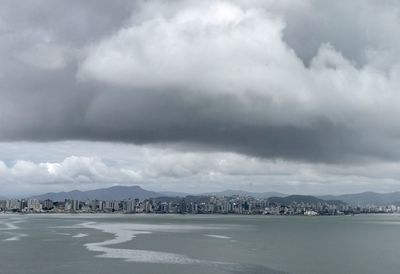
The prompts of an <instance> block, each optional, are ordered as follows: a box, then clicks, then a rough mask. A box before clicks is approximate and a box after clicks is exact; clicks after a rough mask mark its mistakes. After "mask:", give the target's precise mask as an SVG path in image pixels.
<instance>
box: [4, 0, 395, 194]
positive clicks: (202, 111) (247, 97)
mask: <svg viewBox="0 0 400 274" xmlns="http://www.w3.org/2000/svg"><path fill="white" fill-rule="evenodd" d="M344 7H345V8H344ZM399 8H400V6H399V4H398V3H397V2H395V1H385V2H378V1H361V0H356V1H352V2H351V3H348V2H346V1H335V2H321V1H313V0H299V1H287V0H283V1H257V0H255V1H243V0H233V1H201V2H199V1H191V0H189V1H174V2H165V1H157V0H154V1H128V0H118V1H115V3H109V2H107V1H85V2H82V3H81V2H73V3H71V2H70V1H64V0H59V1H37V2H35V3H24V4H23V5H22V4H20V3H17V2H15V1H2V2H1V3H0V98H1V100H0V187H1V190H2V193H0V195H3V193H4V196H16V195H19V194H20V195H23V196H29V195H33V194H36V193H42V192H47V191H54V192H59V191H70V190H73V189H82V190H88V189H95V188H104V187H109V186H113V185H117V184H122V185H140V186H142V187H144V188H146V189H150V190H158V191H181V192H188V193H202V192H208V191H222V190H225V189H241V190H248V191H250V192H264V191H277V192H282V193H296V194H311V195H316V194H320V195H322V194H343V193H358V192H364V191H375V192H381V193H388V192H395V191H399V190H400V173H399V170H400V169H399V167H400V142H399V138H398V136H400V127H399V125H398V121H397V117H398V116H399V114H400V113H399V111H400V108H399V107H398V106H399V104H400V97H399V92H398V90H399V88H400V81H399V80H400V69H399V68H400V66H399V65H400V55H399V52H398V47H399V46H400V39H399V38H398V37H400V36H399V35H398V34H399V30H400V20H399V19H398V12H397V11H398V9H399ZM338 18H340V20H338Z"/></svg>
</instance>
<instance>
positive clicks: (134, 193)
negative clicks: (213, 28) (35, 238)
mask: <svg viewBox="0 0 400 274" xmlns="http://www.w3.org/2000/svg"><path fill="white" fill-rule="evenodd" d="M159 196H163V194H162V193H158V192H154V191H149V190H145V189H143V188H141V187H140V186H113V187H110V188H101V189H94V190H88V191H80V190H73V191H70V192H57V193H55V192H50V193H45V194H42V195H36V196H32V197H29V198H31V199H38V200H46V199H50V200H53V201H64V200H65V199H73V200H80V201H85V200H93V199H98V200H124V199H129V198H138V199H148V198H155V197H159Z"/></svg>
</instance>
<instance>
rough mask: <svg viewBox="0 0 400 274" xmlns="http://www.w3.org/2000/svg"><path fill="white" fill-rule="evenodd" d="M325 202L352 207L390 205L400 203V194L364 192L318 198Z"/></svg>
mask: <svg viewBox="0 0 400 274" xmlns="http://www.w3.org/2000/svg"><path fill="white" fill-rule="evenodd" d="M318 198H320V199H324V200H340V201H343V202H345V203H347V204H349V205H352V206H367V205H377V206H382V205H388V204H397V203H400V192H391V193H376V192H363V193H355V194H343V195H336V196H334V195H325V196H318Z"/></svg>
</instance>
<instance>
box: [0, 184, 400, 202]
mask: <svg viewBox="0 0 400 274" xmlns="http://www.w3.org/2000/svg"><path fill="white" fill-rule="evenodd" d="M211 195H215V196H235V195H239V196H251V197H255V198H262V199H269V201H271V202H276V203H280V204H286V203H291V202H293V201H296V202H318V201H330V202H332V203H340V202H343V203H347V204H349V205H352V206H368V205H376V206H380V205H389V204H398V205H400V192H392V193H376V192H363V193H355V194H343V195H321V196H310V195H286V194H283V193H280V192H249V191H244V190H232V189H228V190H225V191H220V192H208V193H202V194H188V193H182V192H155V191H149V190H145V189H143V188H141V187H140V186H113V187H110V188H101V189H94V190H88V191H80V190H73V191H69V192H50V193H45V194H41V195H35V196H31V197H27V198H32V199H39V200H46V199H50V200H53V201H64V200H65V199H74V200H80V201H85V200H88V199H89V200H93V199H99V200H124V199H129V198H138V199H141V200H142V199H148V198H157V197H172V198H173V197H188V198H189V197H193V199H194V198H195V199H199V197H200V198H201V199H204V197H206V196H211ZM0 199H6V198H4V197H1V196H0ZM339 201H340V202H339Z"/></svg>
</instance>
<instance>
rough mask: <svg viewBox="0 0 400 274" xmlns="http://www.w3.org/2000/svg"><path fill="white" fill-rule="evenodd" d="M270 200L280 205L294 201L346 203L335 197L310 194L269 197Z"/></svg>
mask: <svg viewBox="0 0 400 274" xmlns="http://www.w3.org/2000/svg"><path fill="white" fill-rule="evenodd" d="M268 202H270V203H276V204H280V205H290V204H293V203H308V204H317V203H329V204H335V205H340V204H345V203H344V202H343V201H339V200H334V199H332V200H331V199H329V200H325V199H320V198H317V197H314V196H310V195H290V196H286V197H270V198H268Z"/></svg>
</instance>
